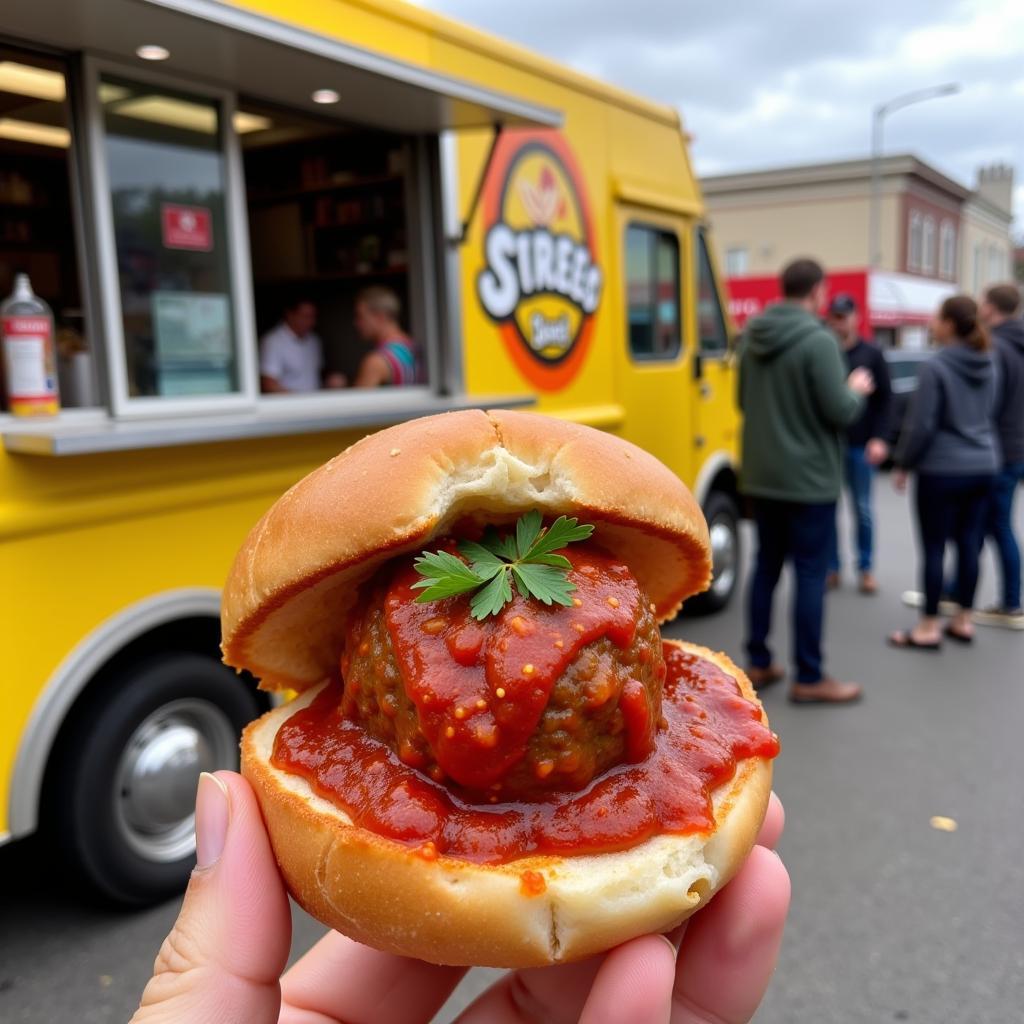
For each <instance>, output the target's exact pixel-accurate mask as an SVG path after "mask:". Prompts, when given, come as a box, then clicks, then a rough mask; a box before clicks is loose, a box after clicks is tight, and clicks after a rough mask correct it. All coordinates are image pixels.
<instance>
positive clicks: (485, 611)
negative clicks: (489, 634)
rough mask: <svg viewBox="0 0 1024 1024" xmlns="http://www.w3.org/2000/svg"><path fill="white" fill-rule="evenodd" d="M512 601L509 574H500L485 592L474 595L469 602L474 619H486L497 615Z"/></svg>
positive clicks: (485, 588) (481, 591)
mask: <svg viewBox="0 0 1024 1024" xmlns="http://www.w3.org/2000/svg"><path fill="white" fill-rule="evenodd" d="M511 600H512V587H511V585H510V584H509V582H508V573H507V572H502V573H499V574H498V575H497V576H495V577H494V579H492V580H491V582H490V583H488V584H487V586H486V587H484V588H483V590H480V591H478V592H477V593H475V594H474V595H473V597H472V598H471V599H470V602H469V610H470V611H471V612H472V613H473V618H474V619H486V618H487V616H488V615H497V614H498V612H500V611H501V609H502V608H504V607H505V605H506V604H508V602H509V601H511Z"/></svg>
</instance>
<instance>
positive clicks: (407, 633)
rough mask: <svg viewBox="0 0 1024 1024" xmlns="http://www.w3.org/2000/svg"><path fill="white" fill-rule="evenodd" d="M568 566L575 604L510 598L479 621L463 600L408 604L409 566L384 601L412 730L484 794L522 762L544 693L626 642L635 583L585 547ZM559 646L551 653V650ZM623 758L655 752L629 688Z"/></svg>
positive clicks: (639, 597)
mask: <svg viewBox="0 0 1024 1024" xmlns="http://www.w3.org/2000/svg"><path fill="white" fill-rule="evenodd" d="M562 554H564V555H565V557H567V558H568V559H569V561H570V562H571V563H572V568H571V569H569V570H568V576H569V579H570V580H571V582H572V583H574V584H575V585H576V590H575V592H574V594H573V604H572V605H571V606H569V607H564V606H562V605H550V606H547V605H543V604H541V603H540V602H539V601H537V600H534V599H532V598H524V597H522V596H521V595H519V594H518V593H516V594H515V596H514V597H513V599H512V601H510V602H509V603H508V604H507V605H505V607H504V609H502V611H501V612H500V613H499V614H498V615H497V616H495V617H493V618H490V619H488V620H486V621H485V622H478V621H477V620H476V619H474V618H473V617H472V616H471V614H470V606H469V601H468V600H467V599H466V598H465V597H455V598H447V599H445V600H441V601H428V602H425V603H422V604H417V603H416V600H415V598H416V595H417V593H418V591H416V590H414V589H412V585H413V584H414V583H416V582H417V580H419V579H420V578H421V577H420V576H419V574H418V573H417V572H416V569H415V567H414V566H412V565H411V564H410V565H409V566H408V568H406V569H404V570H402V571H400V572H399V573H398V574H397V575H396V576H395V578H394V580H393V581H392V583H391V586H390V587H389V588H388V592H387V594H386V596H385V598H384V610H385V616H386V619H387V625H388V632H389V633H390V634H391V643H392V647H393V649H394V652H395V656H396V657H397V659H398V665H399V670H400V672H401V676H402V680H403V681H404V683H405V690H406V693H408V695H409V697H410V699H411V700H412V701H413V703H414V704H415V705H416V710H417V713H418V715H419V721H420V728H421V729H422V731H423V735H424V736H425V737H426V739H427V742H428V743H429V744H430V749H431V750H432V751H433V753H434V756H435V757H436V758H437V762H438V764H439V765H440V766H441V768H442V770H443V771H444V773H445V774H446V775H447V776H448V778H450V779H453V780H454V781H455V782H457V783H458V784H460V785H462V786H465V787H467V788H469V789H475V790H477V791H482V790H485V789H487V788H488V787H490V786H493V785H494V784H495V783H497V782H500V781H501V780H502V778H503V777H504V776H505V775H506V774H507V773H508V771H509V769H510V768H512V767H513V766H514V765H515V764H517V763H518V762H519V761H521V760H522V758H523V756H524V754H525V753H526V744H527V741H528V740H529V738H530V737H531V736H532V735H533V733H534V732H535V731H536V729H537V725H538V723H539V722H540V718H541V715H542V714H543V713H544V709H545V708H546V707H547V705H548V700H549V698H550V696H551V688H552V686H554V684H555V682H556V680H557V679H558V677H559V676H560V675H561V674H562V673H563V672H564V671H565V669H566V667H567V666H568V665H569V663H570V662H572V661H573V660H574V659H575V658H576V656H577V655H578V654H579V652H580V650H581V649H582V648H583V647H584V646H586V645H587V644H589V643H591V642H592V641H594V640H597V639H599V638H601V637H607V638H608V639H609V640H610V641H611V642H612V643H614V644H615V645H616V646H617V647H619V648H622V649H625V648H627V647H629V645H630V644H631V643H632V642H633V637H634V635H635V633H636V622H637V616H638V614H639V610H640V609H639V606H640V602H641V601H643V600H644V597H643V594H642V593H641V592H640V588H639V585H638V584H637V582H636V579H635V578H634V577H633V574H632V573H631V572H630V571H629V569H628V568H627V567H626V566H625V565H623V564H622V563H621V562H617V561H615V560H614V559H612V558H610V557H609V556H608V555H605V554H603V553H602V552H600V551H598V550H596V549H595V548H593V547H589V546H583V547H577V548H575V549H574V550H565V551H563V552H562ZM556 644H557V646H556ZM621 707H622V710H623V715H624V718H625V721H626V729H627V737H626V746H627V758H628V760H630V761H639V760H642V759H643V758H644V757H646V756H647V755H648V754H649V753H650V752H651V749H652V747H653V744H654V723H653V722H652V721H651V716H650V714H649V712H648V708H647V695H646V692H645V691H644V689H643V687H642V686H641V685H640V684H639V683H636V684H635V686H634V687H633V688H632V690H631V692H630V694H629V695H628V697H627V694H626V693H623V699H622V702H621Z"/></svg>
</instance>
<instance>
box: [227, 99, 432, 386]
mask: <svg viewBox="0 0 1024 1024" xmlns="http://www.w3.org/2000/svg"><path fill="white" fill-rule="evenodd" d="M234 127H235V130H236V132H237V133H238V138H239V144H240V148H241V151H242V158H243V166H244V175H245V189H246V200H247V206H248V216H249V240H250V249H251V253H252V274H253V294H254V298H255V305H256V328H257V335H258V338H259V342H258V344H259V364H260V383H261V389H262V391H263V392H264V393H265V394H266V393H287V392H291V393H297V392H304V393H308V392H311V391H323V390H340V389H350V388H355V387H358V388H360V389H365V388H372V387H380V386H394V385H397V386H409V385H414V384H426V383H427V380H426V375H425V370H424V365H423V364H424V359H423V353H422V352H421V345H420V342H421V339H422V325H421V324H419V323H416V322H413V321H415V320H416V319H417V318H416V316H415V315H414V312H415V311H414V310H411V309H410V306H411V298H412V296H411V295H410V264H411V263H413V262H414V261H413V260H411V259H410V252H411V250H412V249H413V246H412V245H410V225H409V216H410V208H409V203H408V196H409V194H410V174H411V164H412V143H411V140H408V139H406V138H403V137H402V136H397V135H393V134H390V133H388V132H383V131H379V130H378V131H375V130H373V129H368V128H365V127H362V126H353V125H350V124H347V123H345V122H343V121H339V120H336V119H328V118H317V117H313V116H310V115H308V114H304V113H300V112H298V111H292V110H284V109H281V108H279V107H275V106H270V105H266V104H262V103H256V102H252V101H246V102H243V103H242V104H241V105H240V107H239V110H238V112H237V114H236V115H235V119H234ZM303 332H305V334H303ZM368 357H369V358H368Z"/></svg>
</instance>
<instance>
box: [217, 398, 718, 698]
mask: <svg viewBox="0 0 1024 1024" xmlns="http://www.w3.org/2000/svg"><path fill="white" fill-rule="evenodd" d="M533 508H537V509H540V510H541V511H542V512H544V513H545V514H546V515H550V516H557V515H561V514H563V513H564V514H567V515H576V516H579V517H580V518H581V519H583V520H584V521H585V522H588V523H593V524H594V525H595V526H596V527H597V534H596V539H597V540H599V542H600V543H601V544H602V545H603V546H604V547H605V548H607V549H608V550H610V551H612V552H613V553H614V554H616V555H617V556H618V557H620V558H622V559H623V560H624V561H625V562H626V563H627V564H628V565H629V566H630V568H631V569H632V571H633V573H634V575H635V576H636V577H637V579H638V580H639V582H640V584H641V586H642V587H643V588H644V590H645V591H646V593H647V594H648V596H649V597H650V599H651V600H652V601H653V602H654V605H655V610H656V612H657V614H658V616H659V618H660V619H661V620H662V621H664V620H665V619H669V618H671V617H672V616H674V615H675V614H676V612H677V611H678V610H679V607H680V605H681V603H682V602H683V600H684V599H685V598H687V597H689V596H690V595H691V594H695V593H697V592H699V591H701V590H704V589H705V588H706V587H707V585H708V583H709V581H710V578H711V558H710V553H709V552H710V545H709V541H708V531H707V524H706V523H705V521H704V517H703V515H702V514H701V510H700V507H699V506H698V505H697V502H696V501H695V500H694V498H693V496H692V495H691V494H690V492H689V491H688V490H687V489H686V487H685V486H684V485H683V484H682V483H681V481H680V480H679V478H678V477H677V476H676V475H675V474H674V473H673V472H672V471H671V470H669V469H668V468H667V467H666V466H664V465H663V464H662V463H661V462H659V461H658V460H657V459H656V458H654V457H653V456H652V455H649V454H648V453H647V452H645V451H643V450H642V449H640V448H637V447H636V446H635V445H632V444H629V443H628V442H627V441H623V440H622V439H621V438H617V437H614V436H612V435H610V434H606V433H603V432H601V431H598V430H593V429H592V428H590V427H583V426H579V425H578V424H574V423H568V422H565V421H564V420H558V419H553V418H551V417H548V416H539V415H534V414H531V413H521V412H506V411H500V410H499V411H493V412H481V411H479V410H469V411H466V412H453V413H445V414H442V415H440V416H430V417H426V418H424V419H419V420H411V421H409V422H407V423H402V424H400V425H399V426H396V427H391V428H389V429H387V430H382V431H380V432H379V433H376V434H371V435H370V436H369V437H366V438H364V439H363V440H361V441H359V442H358V443H356V444H354V445H352V447H351V448H348V449H346V450H345V451H344V452H342V453H341V454H340V455H338V456H336V457H335V458H333V459H331V461H330V462H328V463H327V464H326V465H324V466H321V467H320V468H319V469H317V470H316V471H315V472H313V473H311V474H310V475H309V476H307V477H306V478H305V479H304V480H301V481H300V482H299V483H297V484H296V485H295V486H294V487H292V488H291V490H289V491H288V492H287V493H286V494H285V495H284V496H283V497H282V498H281V499H280V500H279V501H278V502H277V503H276V504H275V505H274V506H273V507H272V508H271V509H270V510H269V511H268V512H267V514H266V515H264V517H263V518H262V519H261V520H260V521H259V522H258V523H257V524H256V526H255V527H254V528H253V530H252V532H251V533H250V534H249V537H248V539H247V540H246V542H245V544H244V545H243V546H242V549H241V550H240V551H239V553H238V556H237V557H236V559H235V563H234V565H233V566H232V569H231V572H230V574H229V576H228V580H227V583H226V585H225V588H224V597H223V605H222V612H221V620H222V628H223V650H224V660H225V661H226V662H227V663H228V664H229V665H233V666H234V667H236V668H240V669H248V670H249V671H250V672H252V673H253V674H254V675H255V676H257V677H258V678H259V679H260V681H261V685H262V686H263V687H264V688H265V689H272V690H273V689H285V688H291V689H295V690H304V689H306V688H308V687H310V686H315V685H317V684H318V683H320V682H322V681H323V679H324V678H325V677H326V676H327V675H329V674H330V673H331V672H332V671H333V670H334V669H335V668H336V666H337V664H338V659H339V656H340V654H341V640H342V635H343V629H342V628H341V626H340V623H342V622H343V621H344V618H345V614H346V612H347V611H348V609H349V608H350V607H351V605H352V603H353V601H354V600H355V594H356V588H357V587H358V585H359V583H361V582H362V581H363V580H365V579H366V578H367V577H368V576H369V575H370V574H371V573H373V571H374V570H375V569H377V568H378V567H379V566H380V565H381V564H382V563H383V562H385V561H386V560H388V559H389V558H393V557H394V556H395V555H398V554H402V553H404V552H412V551H419V550H422V548H423V546H424V545H425V544H427V543H428V542H429V541H430V540H431V539H432V538H434V537H437V536H440V535H442V534H444V533H445V532H446V531H447V530H449V529H450V528H451V526H452V524H453V523H455V522H456V521H458V520H460V519H462V518H464V517H466V516H476V517H481V518H482V517H486V518H487V520H488V521H491V522H495V521H497V522H500V521H502V520H503V519H505V520H510V519H514V518H515V517H516V516H518V515H520V514H521V513H523V512H525V511H527V510H529V509H533Z"/></svg>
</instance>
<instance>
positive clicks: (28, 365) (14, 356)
mask: <svg viewBox="0 0 1024 1024" xmlns="http://www.w3.org/2000/svg"><path fill="white" fill-rule="evenodd" d="M2 329H3V345H4V363H5V367H4V368H5V370H6V377H7V397H8V400H9V402H10V407H11V411H12V412H14V413H17V412H21V411H23V410H24V411H28V410H30V409H32V408H33V407H37V408H39V409H40V411H43V410H49V409H51V408H52V407H53V406H54V403H55V399H56V397H57V379H56V365H55V363H56V360H55V358H54V351H53V335H52V330H51V327H50V319H49V317H45V316H7V317H4V318H3V325H2Z"/></svg>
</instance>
